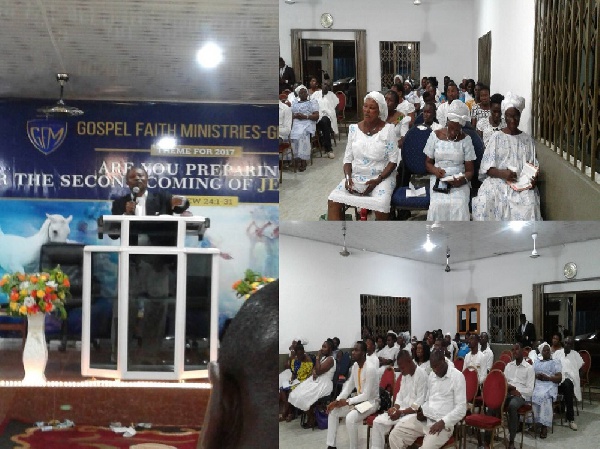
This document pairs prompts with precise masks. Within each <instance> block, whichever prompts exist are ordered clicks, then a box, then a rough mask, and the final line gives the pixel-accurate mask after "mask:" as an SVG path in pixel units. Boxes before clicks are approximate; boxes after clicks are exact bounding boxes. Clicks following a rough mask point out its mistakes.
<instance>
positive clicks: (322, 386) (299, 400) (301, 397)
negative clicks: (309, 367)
mask: <svg viewBox="0 0 600 449" xmlns="http://www.w3.org/2000/svg"><path fill="white" fill-rule="evenodd" d="M329 357H331V356H329ZM326 359H327V357H322V358H321V363H323V362H324V361H325V360H326ZM332 359H333V357H332ZM334 373H335V359H333V365H332V366H331V368H330V369H329V371H327V372H326V373H323V374H321V375H320V376H319V377H317V379H316V380H315V379H313V377H312V376H310V377H309V378H308V379H306V380H305V381H304V382H302V383H301V384H300V385H298V386H297V387H296V388H295V389H293V390H292V391H291V393H290V397H289V399H288V401H289V403H290V404H292V405H293V406H294V407H296V408H299V409H300V410H304V411H307V410H308V409H309V408H310V406H311V405H313V404H314V403H315V402H317V401H318V400H319V399H320V398H322V397H323V396H327V395H329V394H331V391H332V390H333V374H334Z"/></svg>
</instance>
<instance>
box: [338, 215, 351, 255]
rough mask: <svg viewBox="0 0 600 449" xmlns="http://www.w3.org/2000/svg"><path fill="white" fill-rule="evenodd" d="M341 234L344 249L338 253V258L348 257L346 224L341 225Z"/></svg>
mask: <svg viewBox="0 0 600 449" xmlns="http://www.w3.org/2000/svg"><path fill="white" fill-rule="evenodd" d="M342 234H343V235H344V247H343V248H342V250H341V251H340V256H342V257H348V256H349V255H350V251H348V248H346V222H345V221H344V222H343V223H342Z"/></svg>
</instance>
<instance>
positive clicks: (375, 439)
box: [371, 350, 428, 449]
mask: <svg viewBox="0 0 600 449" xmlns="http://www.w3.org/2000/svg"><path fill="white" fill-rule="evenodd" d="M396 360H397V363H398V366H399V367H400V371H401V372H402V381H401V383H400V391H399V392H398V394H397V395H396V401H395V402H394V406H393V407H391V408H390V409H389V410H388V411H387V412H385V413H383V414H381V415H379V416H378V417H377V418H375V421H374V422H373V433H372V435H373V436H372V440H371V441H372V444H371V449H383V448H384V446H385V434H386V433H388V432H389V431H390V429H391V428H392V427H394V426H395V425H397V424H398V423H399V422H400V421H402V419H404V417H405V416H408V415H410V414H413V413H416V412H417V410H418V409H419V407H421V406H422V405H423V403H424V402H425V396H426V395H427V377H428V376H427V373H426V372H425V371H424V370H422V369H421V368H419V367H418V366H417V365H415V363H414V362H413V359H412V356H411V355H410V353H409V352H408V351H404V350H402V351H400V352H399V353H398V357H397V359H396Z"/></svg>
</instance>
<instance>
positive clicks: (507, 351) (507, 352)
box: [500, 349, 512, 361]
mask: <svg viewBox="0 0 600 449" xmlns="http://www.w3.org/2000/svg"><path fill="white" fill-rule="evenodd" d="M502 354H506V355H507V356H509V357H510V360H511V361H512V351H511V350H510V349H505V350H504V351H502V352H501V353H500V355H502Z"/></svg>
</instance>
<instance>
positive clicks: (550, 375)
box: [531, 342, 562, 438]
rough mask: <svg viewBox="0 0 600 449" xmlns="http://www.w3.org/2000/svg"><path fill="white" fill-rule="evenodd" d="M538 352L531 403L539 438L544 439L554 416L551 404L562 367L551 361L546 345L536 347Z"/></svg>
mask: <svg viewBox="0 0 600 449" xmlns="http://www.w3.org/2000/svg"><path fill="white" fill-rule="evenodd" d="M538 352H539V353H541V354H542V358H541V359H538V358H535V359H534V363H533V370H534V371H535V387H534V388H533V396H532V398H531V402H532V404H533V414H534V415H535V422H537V423H539V424H540V425H541V430H540V438H546V436H547V435H548V426H552V416H553V414H554V412H553V410H552V409H553V407H552V402H553V401H555V400H556V396H557V395H558V384H559V383H560V381H561V380H562V365H561V363H560V360H558V359H552V356H551V352H550V345H549V344H548V343H546V342H543V343H542V344H541V345H540V346H539V347H538Z"/></svg>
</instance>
